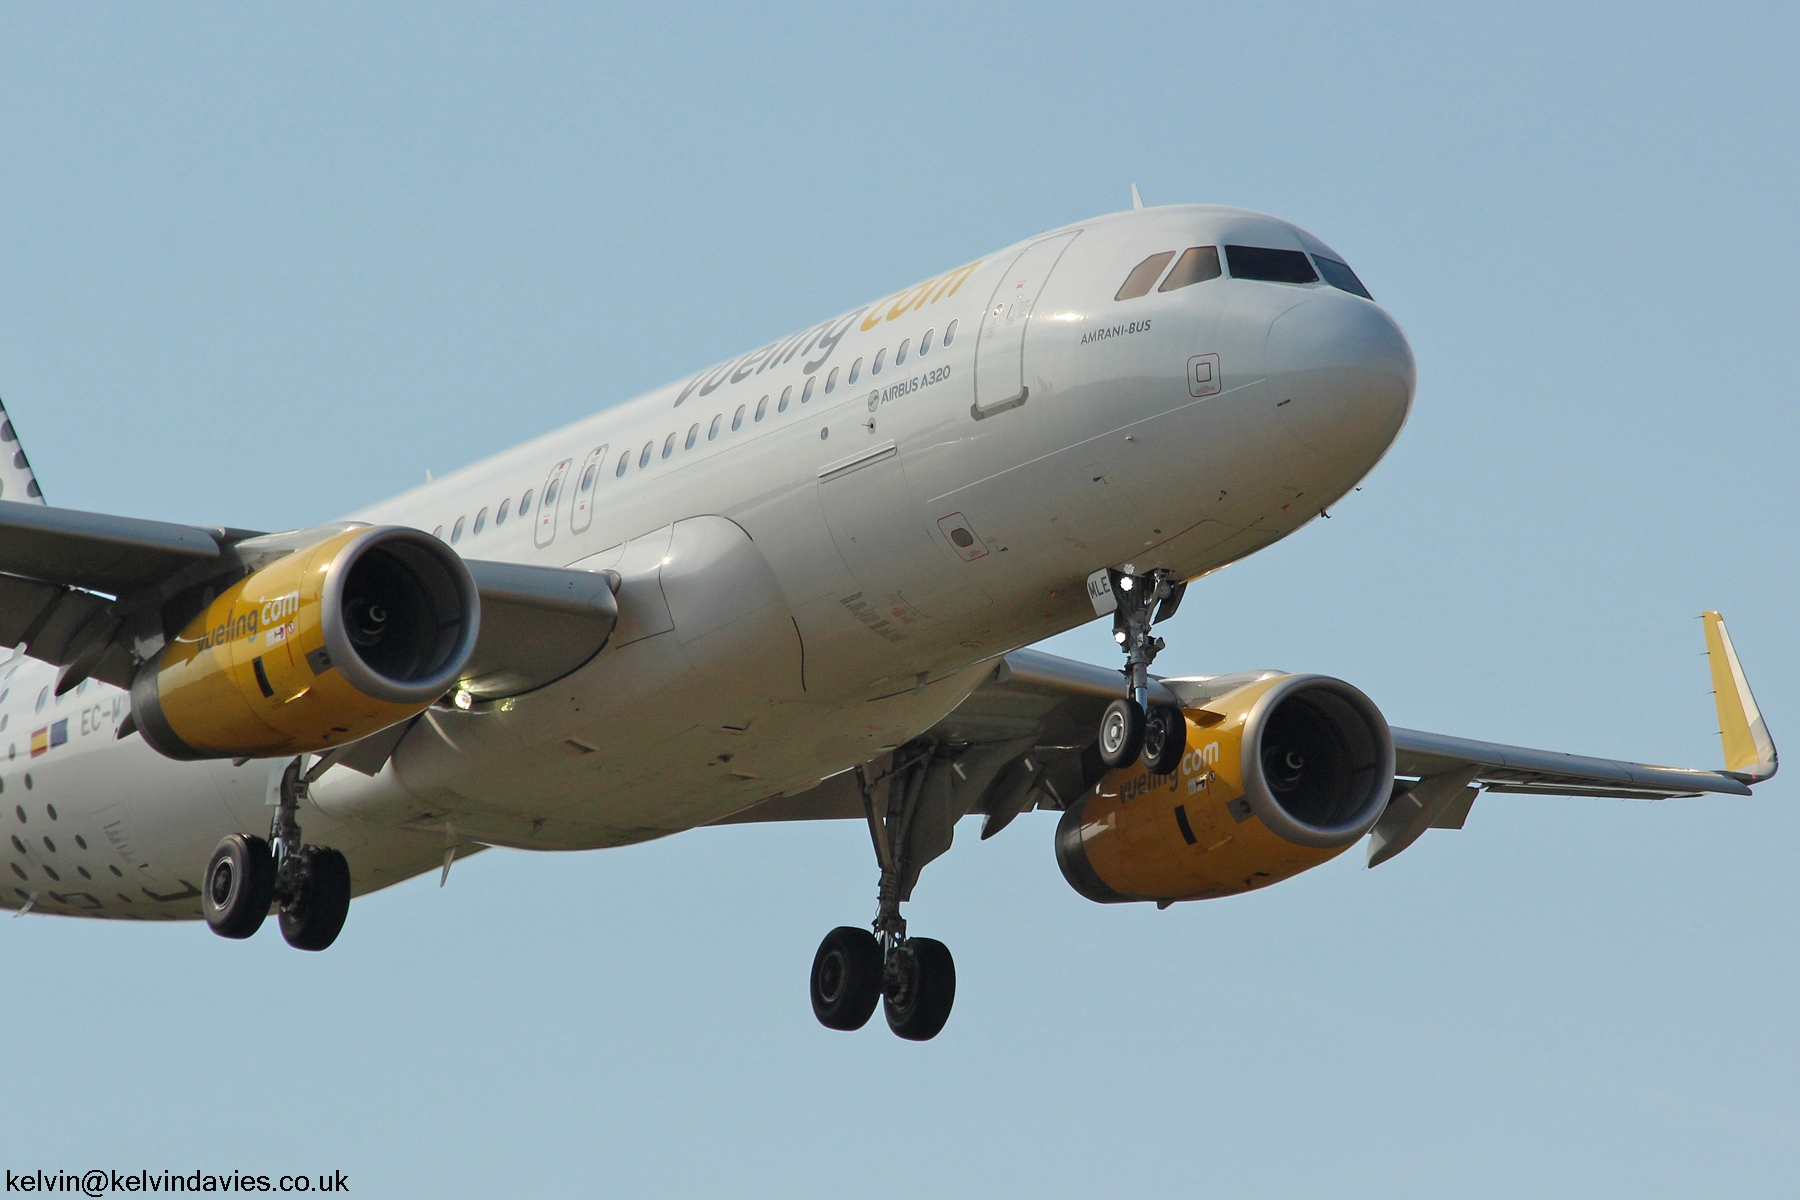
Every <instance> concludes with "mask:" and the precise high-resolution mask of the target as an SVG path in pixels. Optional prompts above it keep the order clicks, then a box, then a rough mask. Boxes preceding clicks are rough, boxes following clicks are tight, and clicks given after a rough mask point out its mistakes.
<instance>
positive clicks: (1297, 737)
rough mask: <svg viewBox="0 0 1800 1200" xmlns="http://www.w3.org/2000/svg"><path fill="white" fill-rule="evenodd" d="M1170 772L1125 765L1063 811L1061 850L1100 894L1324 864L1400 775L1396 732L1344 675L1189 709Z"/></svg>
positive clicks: (1276, 875)
mask: <svg viewBox="0 0 1800 1200" xmlns="http://www.w3.org/2000/svg"><path fill="white" fill-rule="evenodd" d="M1186 716H1187V722H1188V747H1189V749H1188V753H1187V754H1186V755H1185V756H1184V757H1183V758H1182V760H1181V765H1180V767H1179V768H1178V769H1177V770H1176V772H1175V774H1172V775H1152V774H1150V773H1149V772H1148V771H1147V770H1145V769H1144V768H1143V767H1142V766H1138V767H1134V768H1131V769H1126V770H1119V771H1113V772H1111V773H1110V774H1108V775H1107V776H1106V777H1105V778H1103V779H1102V780H1101V781H1100V783H1099V784H1098V785H1097V786H1096V787H1095V788H1094V790H1093V791H1092V792H1089V793H1088V794H1087V795H1085V796H1083V797H1082V798H1081V799H1080V800H1079V801H1077V802H1076V803H1075V804H1073V805H1071V806H1070V807H1069V809H1068V810H1067V811H1066V812H1064V813H1063V817H1062V821H1061V823H1060V824H1059V825H1058V826H1057V833H1056V860H1057V864H1058V865H1059V866H1060V867H1061V868H1062V872H1063V876H1064V878H1066V879H1067V880H1068V881H1069V884H1070V886H1071V887H1073V888H1074V889H1075V890H1076V891H1078V892H1080V893H1081V894H1082V895H1084V896H1086V897H1087V898H1088V899H1090V900H1096V901H1099V902H1101V903H1106V904H1110V903H1119V902H1122V901H1128V900H1155V901H1159V902H1168V901H1173V900H1195V899H1205V898H1208V897H1213V896H1226V895H1231V894H1233V893H1236V892H1244V891H1249V890H1251V889H1252V888H1257V887H1263V886H1266V885H1267V884H1270V883H1274V882H1276V881H1278V880H1281V879H1286V878H1289V877H1290V876H1293V875H1297V874H1299V873H1300V872H1301V871H1305V870H1308V869H1310V868H1312V867H1316V866H1318V865H1319V864H1320V863H1322V862H1325V861H1327V860H1328V859H1331V858H1333V857H1335V856H1336V855H1338V854H1339V853H1341V852H1342V851H1344V850H1345V849H1347V848H1348V847H1349V846H1351V845H1352V844H1354V843H1355V842H1356V841H1357V839H1359V838H1361V837H1362V836H1363V834H1365V833H1367V832H1368V831H1369V829H1370V828H1371V827H1372V826H1373V825H1374V824H1375V822H1376V820H1378V819H1379V818H1380V816H1381V813H1382V810H1383V809H1384V808H1386V807H1387V801H1388V797H1389V795H1390V794H1391V793H1392V791H1393V786H1394V740H1393V735H1392V734H1391V733H1390V731H1389V730H1388V724H1387V720H1386V718H1384V717H1383V716H1382V715H1381V712H1380V710H1379V709H1377V708H1376V707H1375V705H1374V703H1373V702H1372V701H1370V700H1369V698H1368V697H1367V696H1365V695H1363V694H1362V693H1361V692H1360V691H1358V690H1357V689H1356V688H1354V687H1351V686H1350V685H1349V684H1347V683H1345V682H1343V681H1342V680H1340V679H1332V678H1329V677H1327V676H1323V675H1282V676H1276V677H1274V678H1272V679H1262V680H1258V681H1256V682H1254V683H1251V684H1248V685H1246V686H1245V687H1241V688H1238V689H1237V690H1235V691H1232V692H1229V693H1227V694H1225V695H1223V696H1220V697H1217V698H1215V699H1213V700H1210V701H1208V702H1207V703H1206V704H1205V706H1204V707H1199V708H1193V709H1189V710H1187V713H1186Z"/></svg>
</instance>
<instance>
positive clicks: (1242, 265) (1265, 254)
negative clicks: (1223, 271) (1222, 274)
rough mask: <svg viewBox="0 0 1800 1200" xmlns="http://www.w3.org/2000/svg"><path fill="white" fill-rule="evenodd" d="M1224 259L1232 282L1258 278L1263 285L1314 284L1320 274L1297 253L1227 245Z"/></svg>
mask: <svg viewBox="0 0 1800 1200" xmlns="http://www.w3.org/2000/svg"><path fill="white" fill-rule="evenodd" d="M1225 259H1226V261H1227V262H1229V263H1230V264H1231V277H1232V278H1233V279H1260V280H1262V281H1263V282H1264V283H1317V282H1319V273H1318V272H1317V271H1315V270H1313V265H1312V263H1311V261H1310V260H1308V259H1307V257H1306V255H1304V254H1302V253H1301V252H1300V251H1298V250H1272V249H1270V248H1269V247H1267V246H1227V247H1225Z"/></svg>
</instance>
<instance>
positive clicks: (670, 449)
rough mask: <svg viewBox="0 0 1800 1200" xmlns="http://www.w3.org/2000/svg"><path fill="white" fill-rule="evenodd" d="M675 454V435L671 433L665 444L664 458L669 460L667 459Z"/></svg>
mask: <svg viewBox="0 0 1800 1200" xmlns="http://www.w3.org/2000/svg"><path fill="white" fill-rule="evenodd" d="M673 453H675V435H674V434H672V433H671V434H670V435H669V436H668V439H667V440H666V441H664V442H663V453H662V456H663V457H664V458H667V457H669V455H671V454H673Z"/></svg>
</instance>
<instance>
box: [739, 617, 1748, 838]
mask: <svg viewBox="0 0 1800 1200" xmlns="http://www.w3.org/2000/svg"><path fill="white" fill-rule="evenodd" d="M1706 616H1707V620H1708V623H1709V624H1708V646H1709V650H1710V651H1711V652H1712V654H1713V659H1714V662H1713V675H1714V679H1715V683H1717V684H1719V685H1720V687H1721V688H1725V687H1729V688H1730V689H1731V690H1730V691H1729V692H1728V693H1726V692H1723V691H1722V692H1721V695H1720V700H1719V704H1720V722H1721V726H1722V728H1723V729H1724V730H1725V731H1726V732H1725V741H1726V750H1727V762H1731V763H1733V765H1734V766H1738V765H1740V764H1741V765H1742V766H1743V767H1744V768H1746V769H1741V770H1740V769H1732V770H1723V771H1709V770H1699V769H1693V768H1687V767H1666V766H1655V765H1651V764H1647V763H1638V762H1630V761H1627V760H1624V759H1612V758H1596V757H1590V756H1586V755H1578V754H1565V753H1561V752H1558V751H1552V750H1538V749H1533V748H1531V747H1526V746H1509V745H1502V744H1500V743H1496V742H1483V741H1477V740H1474V739H1472V738H1461V737H1453V736H1450V735H1447V734H1439V733H1427V732H1423V731H1420V730H1414V729H1398V728H1396V729H1393V730H1392V733H1393V739H1394V750H1395V782H1394V790H1393V793H1392V795H1391V797H1390V798H1389V801H1388V806H1387V809H1386V810H1385V811H1384V812H1383V814H1382V817H1381V819H1380V821H1378V822H1377V824H1376V826H1375V828H1374V829H1373V830H1372V831H1371V833H1370V839H1369V865H1370V866H1377V865H1379V864H1380V863H1383V862H1385V861H1387V860H1388V859H1390V858H1392V857H1394V856H1395V855H1396V854H1399V853H1400V852H1401V851H1402V850H1404V849H1406V848H1407V847H1408V846H1410V845H1412V844H1413V842H1414V841H1416V840H1417V839H1418V838H1419V836H1420V835H1421V834H1423V833H1424V832H1425V830H1427V829H1433V828H1438V829H1460V828H1462V826H1463V823H1464V821H1465V820H1466V819H1467V817H1468V815H1469V811H1470V808H1471V807H1472V806H1473V804H1474V802H1475V799H1476V797H1477V796H1478V795H1480V794H1481V793H1482V792H1492V793H1496V794H1514V795H1541V796H1573V797H1595V798H1608V799H1628V800H1664V799H1671V798H1675V797H1683V796H1698V795H1701V794H1703V793H1719V794H1724V795H1732V796H1748V795H1750V794H1751V791H1750V786H1749V785H1750V784H1752V783H1755V782H1759V781H1760V780H1761V779H1766V778H1768V776H1769V775H1772V774H1773V773H1774V764H1775V761H1776V755H1775V747H1774V745H1773V743H1772V742H1771V741H1770V740H1769V736H1768V731H1767V728H1766V726H1765V725H1764V724H1763V722H1762V718H1761V714H1760V712H1758V710H1757V709H1756V705H1755V700H1754V698H1753V697H1751V696H1750V692H1749V685H1748V684H1747V683H1746V682H1744V674H1743V669H1742V667H1741V666H1740V665H1739V664H1738V661H1737V656H1736V653H1735V651H1734V650H1732V649H1731V644H1730V639H1729V637H1728V636H1726V635H1725V633H1724V625H1723V622H1722V621H1719V620H1718V615H1717V614H1716V613H1708V614H1706ZM1276 674H1279V673H1278V672H1267V671H1253V672H1241V673H1237V674H1231V675H1215V676H1197V677H1192V678H1185V679H1159V680H1153V683H1152V696H1151V699H1152V701H1153V702H1160V703H1164V704H1176V705H1179V706H1180V707H1182V708H1184V709H1188V710H1190V711H1191V710H1193V709H1196V708H1203V707H1204V706H1205V705H1206V704H1208V703H1209V702H1210V701H1212V700H1214V699H1216V698H1218V697H1221V696H1224V695H1227V694H1228V693H1230V692H1232V691H1235V690H1236V689H1238V688H1241V687H1244V686H1246V685H1247V684H1251V683H1255V682H1257V681H1259V680H1261V679H1265V678H1268V677H1270V676H1272V675H1276ZM1122 691H1123V681H1122V680H1121V678H1120V674H1119V672H1117V671H1113V670H1108V669H1107V668H1104V667H1099V666H1094V665H1092V664H1089V663H1082V662H1076V661H1074V660H1071V659H1066V658H1059V657H1057V656H1055V655H1050V654H1045V653H1043V652H1041V651H1037V650H1016V651H1013V652H1012V653H1010V654H1007V655H1005V656H1003V657H1002V658H1000V659H999V660H997V661H996V663H995V665H994V669H993V671H992V673H991V674H989V675H988V677H987V678H986V679H985V680H983V682H982V683H981V684H980V685H979V686H977V687H976V688H975V690H974V691H973V692H971V693H970V695H969V696H968V698H967V699H966V700H964V701H963V703H962V704H961V705H959V706H958V707H957V708H956V709H955V710H954V711H953V712H951V713H950V715H949V716H947V717H945V718H944V719H943V720H942V721H940V722H938V724H937V725H935V726H934V727H933V728H932V729H931V730H929V731H928V732H927V733H926V734H925V735H924V736H925V737H926V738H929V739H931V740H932V741H934V742H935V743H936V744H937V745H938V746H939V747H941V748H943V749H942V751H941V752H943V753H947V754H949V755H950V757H951V759H952V761H960V760H959V759H958V758H957V756H959V755H963V754H969V753H972V752H978V753H980V754H982V755H983V756H984V759H983V761H984V762H985V761H988V760H991V759H992V757H993V755H994V754H995V753H1000V754H1002V755H1003V757H1004V759H1005V761H1002V762H1001V763H1000V765H999V766H998V767H997V768H995V769H984V770H983V771H982V772H981V773H980V776H979V778H980V781H981V786H980V787H979V788H969V787H965V788H962V789H961V794H960V795H958V796H957V797H956V799H955V802H954V811H953V813H952V817H953V818H955V817H961V816H964V815H968V814H970V813H980V814H982V815H983V816H984V822H983V828H982V836H983V837H989V836H992V835H993V834H994V833H996V832H998V830H999V829H1000V828H1002V827H1004V826H1005V825H1006V824H1007V823H1008V822H1010V821H1011V820H1012V819H1013V818H1014V817H1015V816H1017V815H1018V814H1019V813H1020V812H1024V811H1028V810H1030V809H1033V808H1042V809H1062V808H1065V807H1067V806H1068V804H1069V803H1070V802H1072V801H1073V800H1074V799H1075V798H1076V797H1077V796H1079V795H1080V794H1082V793H1083V792H1084V791H1085V790H1086V789H1087V788H1089V787H1091V786H1093V784H1094V783H1095V782H1096V781H1097V780H1098V779H1099V778H1100V777H1101V775H1103V774H1104V772H1105V768H1104V767H1103V766H1102V765H1101V764H1100V762H1099V755H1098V751H1097V747H1096V746H1095V744H1094V743H1095V732H1096V730H1097V728H1098V725H1099V720H1100V714H1101V712H1102V711H1103V710H1104V709H1105V707H1106V705H1107V704H1108V703H1110V702H1111V701H1112V700H1113V699H1114V698H1116V697H1117V696H1119V695H1121V694H1122ZM1734 735H1735V739H1736V740H1735V742H1734V740H1733V738H1734ZM1733 755H1735V756H1736V761H1735V762H1734V761H1733V757H1732V756H1733ZM964 774H967V773H966V772H964ZM863 816H864V811H863V803H862V799H861V795H860V792H859V791H858V788H857V786H856V783H855V777H854V773H851V772H846V773H844V774H842V775H838V776H834V777H832V778H830V779H827V780H824V781H822V782H821V783H820V785H819V786H818V787H816V788H813V789H812V790H810V791H807V792H803V793H800V794H798V795H793V796H780V797H775V798H772V799H770V800H767V801H765V802H763V803H762V804H759V805H756V806H753V807H752V808H750V809H747V810H746V811H744V812H742V813H739V814H737V815H735V816H733V817H729V818H727V819H726V820H725V821H723V822H720V823H721V824H728V823H737V822H754V821H779V820H807V819H822V818H860V817H863Z"/></svg>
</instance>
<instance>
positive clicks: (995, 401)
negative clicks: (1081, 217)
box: [969, 229, 1081, 421]
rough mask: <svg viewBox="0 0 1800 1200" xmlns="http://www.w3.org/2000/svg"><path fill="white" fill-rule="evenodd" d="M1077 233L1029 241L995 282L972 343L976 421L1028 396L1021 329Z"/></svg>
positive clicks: (973, 409) (1025, 326) (1028, 321)
mask: <svg viewBox="0 0 1800 1200" xmlns="http://www.w3.org/2000/svg"><path fill="white" fill-rule="evenodd" d="M1080 234H1081V231H1080V230H1079V229H1077V230H1075V231H1073V232H1071V233H1059V234H1057V235H1055V236H1054V237H1047V238H1042V239H1040V240H1038V241H1035V242H1033V243H1031V245H1029V246H1027V247H1025V249H1024V250H1022V251H1020V253H1019V257H1018V258H1016V259H1014V260H1013V264H1012V266H1010V267H1008V268H1007V270H1006V274H1004V275H1002V276H1001V277H1000V282H999V283H997V284H995V285H994V294H993V296H992V297H991V298H990V299H989V300H988V306H987V314H986V315H985V316H984V317H982V320H981V337H980V339H979V340H977V341H976V343H975V404H974V407H972V408H971V409H970V410H969V415H971V416H973V417H974V418H975V419H976V420H977V421H981V420H985V419H986V418H988V417H991V416H993V415H994V414H996V413H1003V412H1005V411H1006V410H1007V409H1009V408H1017V407H1019V406H1020V405H1021V404H1023V403H1025V401H1026V400H1028V399H1030V395H1029V393H1028V391H1027V389H1026V386H1025V331H1026V329H1027V328H1028V327H1029V326H1030V324H1031V317H1032V314H1033V312H1034V311H1035V310H1036V308H1037V302H1038V297H1039V296H1040V295H1042V294H1043V291H1044V284H1045V283H1046V282H1047V281H1048V280H1049V278H1050V272H1051V271H1052V270H1054V269H1055V267H1056V263H1057V260H1058V259H1060V258H1061V257H1062V254H1063V251H1064V250H1067V249H1068V248H1069V243H1070V242H1073V241H1074V240H1075V239H1076V238H1077V237H1079V236H1080Z"/></svg>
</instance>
